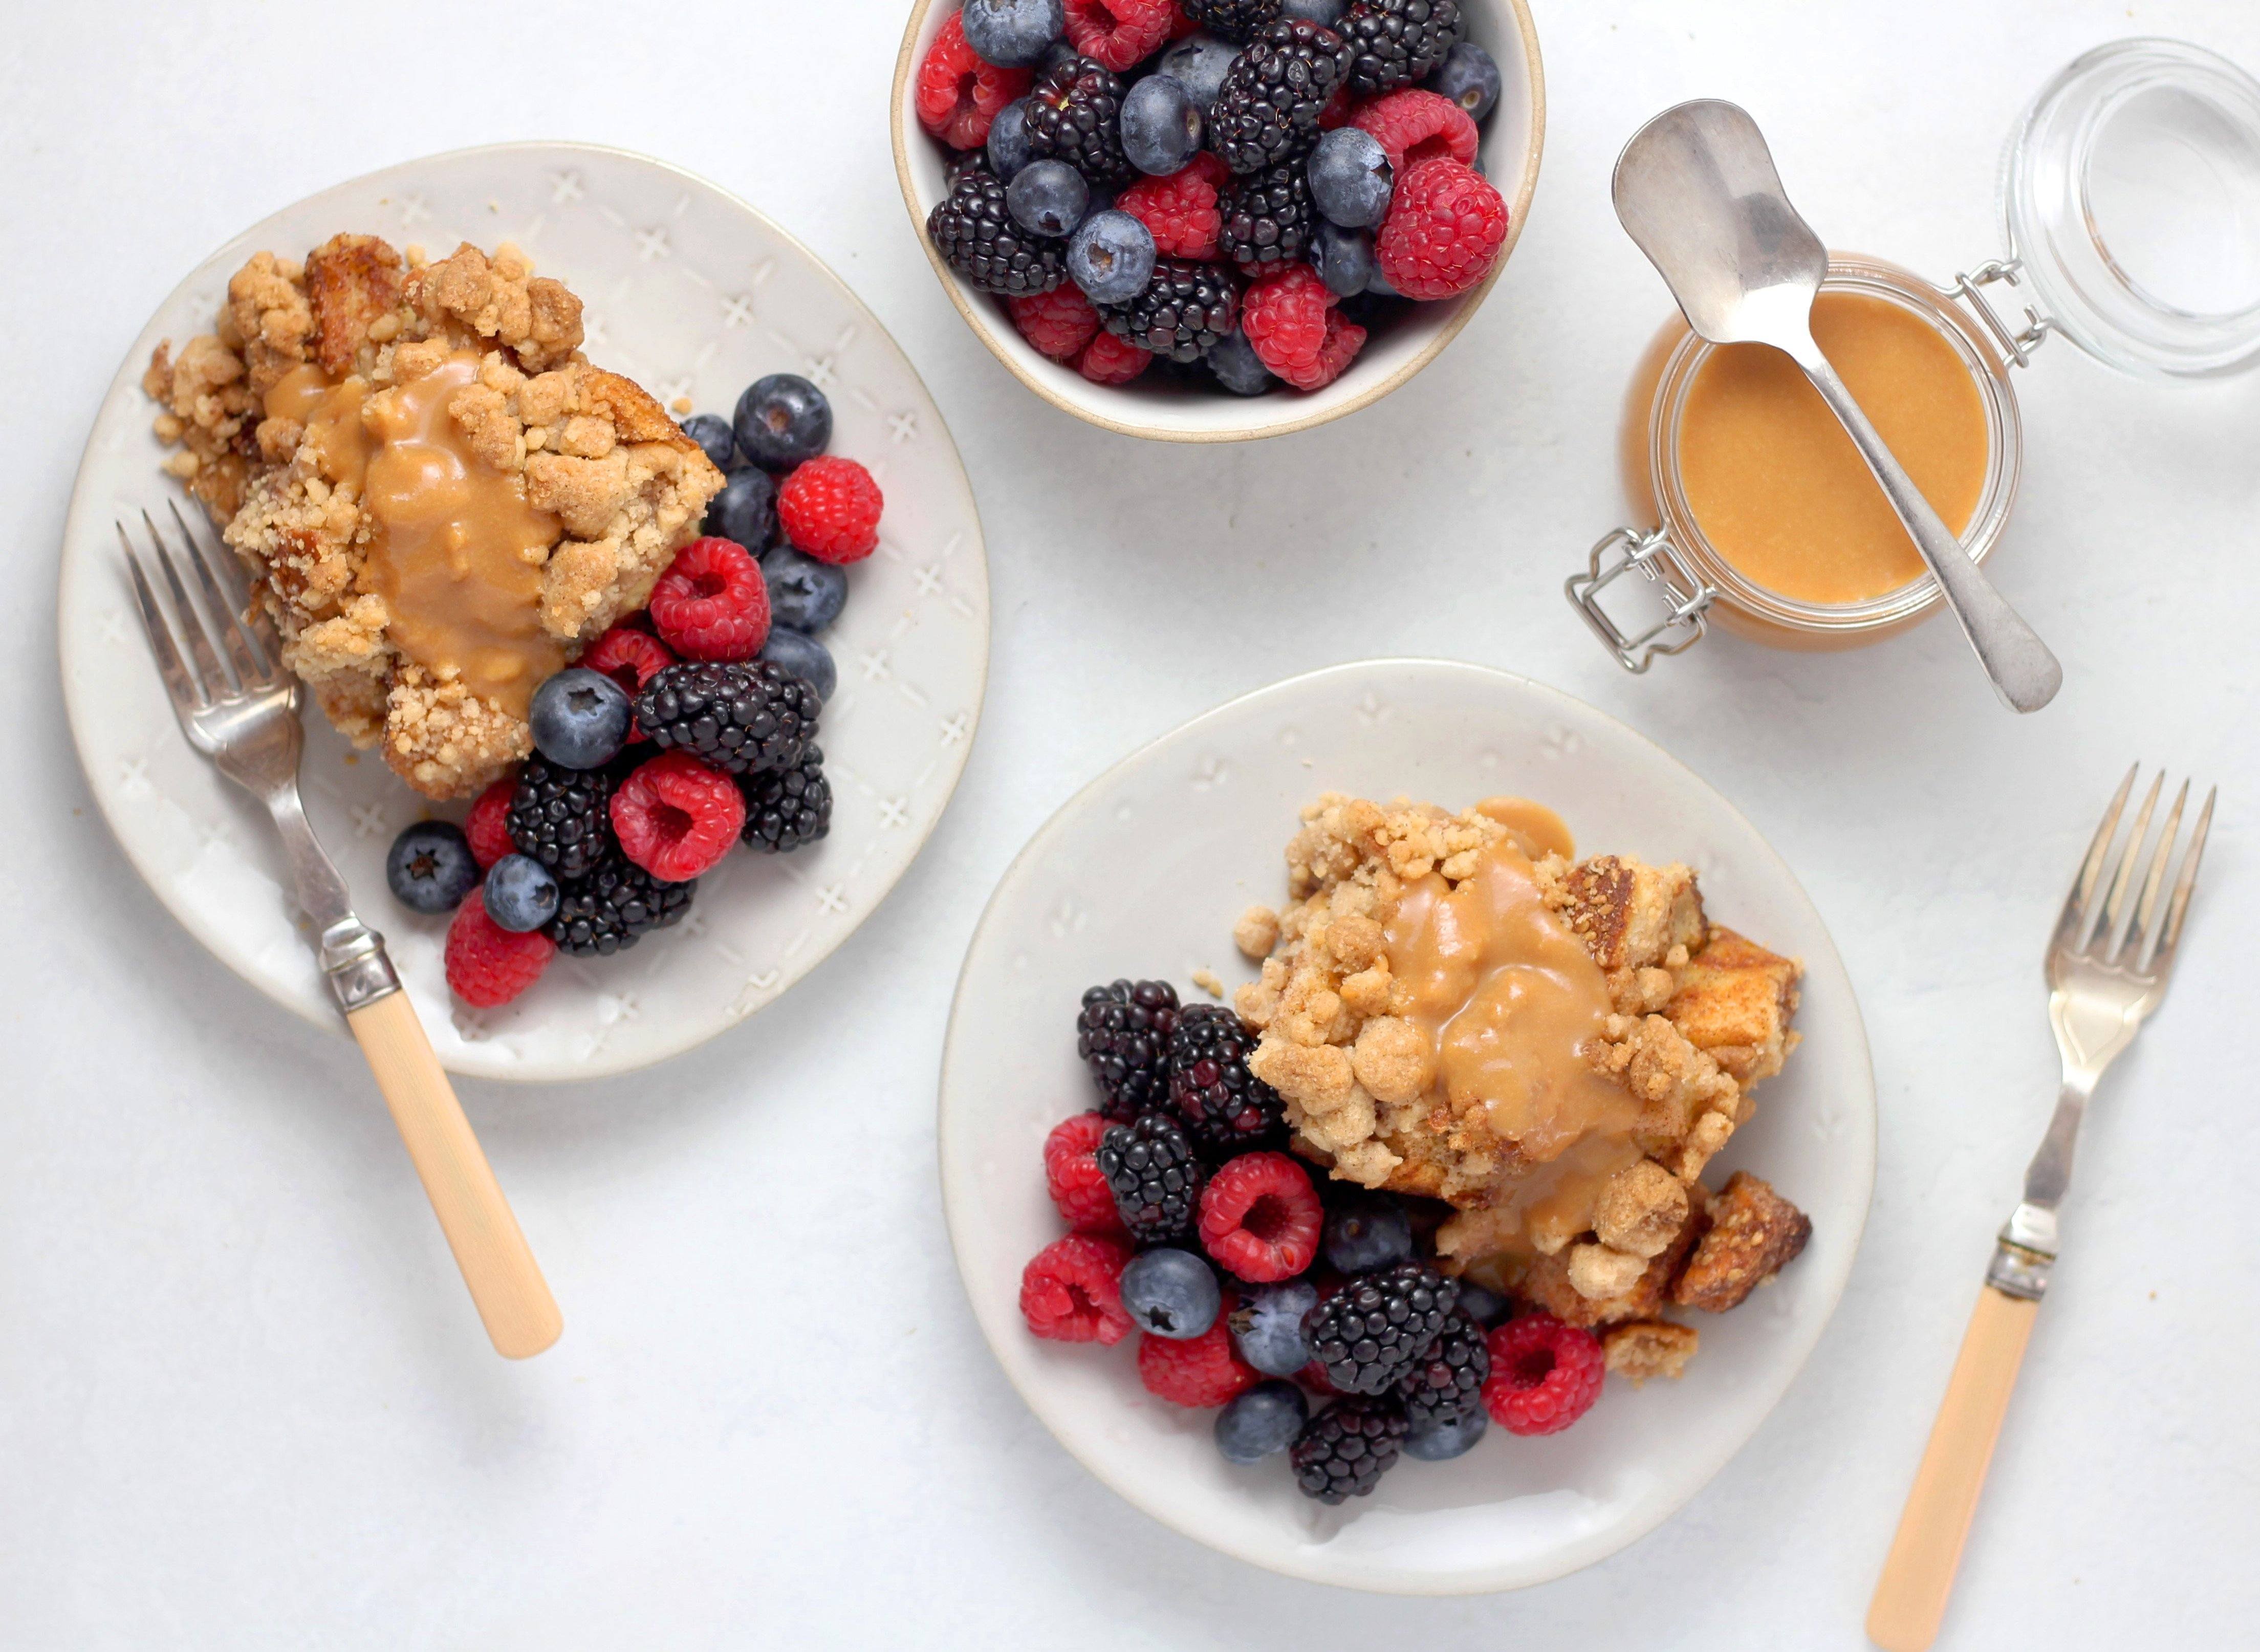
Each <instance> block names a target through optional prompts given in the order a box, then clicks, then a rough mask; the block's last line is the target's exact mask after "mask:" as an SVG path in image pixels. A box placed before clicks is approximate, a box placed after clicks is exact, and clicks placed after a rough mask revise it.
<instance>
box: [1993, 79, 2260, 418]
mask: <svg viewBox="0 0 2260 1652" xmlns="http://www.w3.org/2000/svg"><path fill="white" fill-rule="evenodd" d="M2001 182H2002V188H2001V212H2002V218H2003V219H2004V222H2005V225H2006V229H2007V232H2008V238H2009V250H2010V253H2011V255H2012V256H2013V257H2014V258H2016V259H2017V260H2019V261H2020V262H2021V264H2022V266H2023V271H2022V273H2023V274H2024V275H2026V276H2027V277H2028V279H2029V280H2030V281H2031V282H2032V284H2033V288H2034V290H2035V296H2036V297H2038V299H2039V300H2040V307H2041V310H2042V313H2043V314H2044V315H2045V316H2046V318H2047V319H2048V321H2049V323H2050V325H2052V326H2053V327H2054V328H2055V329H2056V331H2059V332H2061V333H2063V334H2064V336H2065V337H2067V338H2069V339H2070V340H2072V342H2073V343H2075V344H2077V345H2078V346H2079V347H2080V348H2082V349H2083V350H2085V351H2086V352H2087V353H2088V354H2090V355H2092V356H2094V357H2096V358H2097V359H2098V360H2099V361H2105V362H2107V363H2109V364H2110V365H2111V366H2113V367H2116V368H2121V369H2122V370H2124V371H2126V372H2129V373H2135V374H2141V375H2145V376H2155V377H2165V378H2207V377H2214V376H2217V375H2223V374H2228V373H2235V372H2239V371H2241V370H2242V369H2244V368H2249V367H2251V366H2254V365H2255V364H2256V363H2260V82H2256V81H2255V80H2254V79H2253V78H2252V76H2251V75H2248V74H2246V73H2245V72H2244V71H2243V70H2242V69H2241V68H2237V67H2236V66H2235V64H2234V63H2231V62H2229V61H2228V60H2227V59H2225V58H2221V57H2217V56H2215V55H2214V54H2213V53H2211V52H2207V51H2204V50H2202V49H2200V48H2199V47H2197V46H2190V45H2186V44H2185V43H2183V42H2181V41H2178V40H2160V39H2135V40H2118V41H2114V42H2113V43H2112V44H2111V45H2109V46H2099V47H2097V48H2096V49H2095V50H2094V51H2092V52H2090V53H2088V54H2086V55H2085V56H2084V57H2081V58H2078V59H2077V60H2076V61H2073V62H2071V63H2070V64H2069V65H2067V66H2066V67H2065V68H2064V69H2063V72H2062V73H2060V74H2059V75H2056V78H2055V79H2054V80H2052V81H2050V82H2049V83H2048V84H2047V85H2046V86H2045V87H2043V88H2042V89H2041V92H2040V95H2039V96H2038V97H2035V99H2034V100H2033V102H2032V104H2031V106H2030V107H2029V108H2028V109H2027V111H2025V117H2024V119H2023V121H2022V122H2021V123H2020V125H2019V126H2018V128H2017V131H2016V134H2015V136H2014V138H2013V139H2012V141H2011V143H2010V146H2009V153H2008V158H2007V161H2006V164H2005V166H2004V168H2003V173H2002V180H2001Z"/></svg>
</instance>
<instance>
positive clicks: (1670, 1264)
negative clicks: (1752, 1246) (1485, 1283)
mask: <svg viewBox="0 0 2260 1652" xmlns="http://www.w3.org/2000/svg"><path fill="white" fill-rule="evenodd" d="M1703 1205H1704V1201H1703V1200H1701V1199H1699V1198H1698V1199H1691V1201H1690V1202H1689V1209H1688V1212H1687V1220H1686V1222H1685V1223H1684V1225H1683V1226H1681V1228H1680V1230H1679V1232H1678V1233H1677V1234H1676V1235H1675V1236H1674V1237H1673V1239H1672V1241H1671V1242H1670V1244H1668V1245H1666V1246H1665V1247H1664V1248H1663V1249H1662V1250H1660V1251H1658V1252H1656V1255H1655V1256H1654V1257H1653V1258H1651V1259H1650V1260H1649V1264H1648V1267H1647V1269H1646V1270H1645V1271H1644V1272H1642V1273H1641V1276H1640V1278H1639V1280H1638V1282H1637V1283H1636V1284H1634V1286H1633V1288H1632V1289H1631V1290H1629V1291H1626V1292H1625V1293H1624V1294H1623V1295H1622V1296H1620V1297H1611V1298H1606V1299H1605V1300H1601V1301H1596V1300H1594V1299H1593V1298H1591V1297H1588V1296H1586V1295H1584V1293H1583V1292H1582V1291H1579V1290H1578V1289H1577V1285H1576V1284H1574V1283H1573V1282H1572V1281H1571V1279H1570V1254H1571V1252H1573V1251H1574V1250H1575V1249H1576V1247H1575V1246H1572V1247H1571V1248H1570V1251H1564V1252H1563V1253H1562V1254H1560V1255H1553V1256H1540V1257H1538V1258H1536V1259H1535V1260H1534V1261H1533V1262H1531V1264H1530V1266H1529V1268H1528V1269H1527V1271H1526V1272H1525V1273H1524V1274H1523V1277H1522V1280H1521V1283H1520V1284H1519V1285H1518V1286H1517V1287H1516V1294H1518V1295H1519V1296H1520V1297H1521V1298H1523V1299H1524V1300H1525V1301H1527V1302H1531V1303H1534V1304H1535V1305H1538V1306H1539V1307H1541V1308H1543V1309H1545V1310H1546V1312H1548V1313H1550V1314H1552V1315H1553V1316H1554V1317H1555V1318H1556V1319H1560V1320H1562V1321H1563V1323H1564V1324H1568V1325H1577V1326H1584V1327H1586V1328H1587V1329H1588V1330H1590V1329H1591V1328H1592V1327H1595V1326H1600V1325H1620V1324H1622V1323H1623V1322H1624V1321H1626V1320H1627V1319H1654V1318H1656V1315H1657V1314H1659V1313H1661V1312H1663V1305H1664V1300H1665V1298H1666V1296H1667V1295H1668V1294H1669V1292H1670V1288H1671V1282H1672V1280H1673V1278H1674V1277H1676V1276H1677V1274H1678V1272H1679V1269H1680V1266H1681V1264H1682V1263H1684V1262H1685V1261H1686V1260H1687V1256H1688V1254H1689V1252H1691V1250H1693V1249H1694V1248H1696V1245H1697V1241H1699V1240H1700V1239H1701V1238H1702V1236H1703V1232H1704V1230H1705V1229H1706V1227H1707V1226H1710V1221H1709V1218H1708V1217H1706V1215H1705V1214H1704V1210H1703Z"/></svg>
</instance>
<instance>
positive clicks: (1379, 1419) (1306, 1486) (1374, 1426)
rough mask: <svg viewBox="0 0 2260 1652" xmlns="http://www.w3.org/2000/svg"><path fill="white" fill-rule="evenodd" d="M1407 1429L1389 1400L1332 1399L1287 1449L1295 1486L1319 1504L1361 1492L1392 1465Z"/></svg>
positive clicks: (1402, 1411)
mask: <svg viewBox="0 0 2260 1652" xmlns="http://www.w3.org/2000/svg"><path fill="white" fill-rule="evenodd" d="M1408 1430H1409V1426H1408V1425H1407V1423H1406V1422H1405V1408H1404V1407H1403V1406H1402V1405H1398V1403H1397V1401H1396V1400H1395V1399H1394V1398H1391V1397H1388V1396H1385V1395H1384V1396H1382V1397H1380V1398H1370V1399H1369V1398H1353V1399H1338V1400H1336V1401H1335V1402H1334V1404H1333V1405H1329V1406H1327V1408H1326V1410H1324V1411H1322V1412H1320V1413H1319V1414H1318V1415H1317V1416H1315V1417H1313V1418H1312V1419H1311V1420H1310V1421H1308V1422H1306V1423H1305V1424H1304V1425H1303V1432H1302V1433H1300V1434H1297V1435H1296V1436H1295V1443H1294V1444H1293V1445H1291V1446H1290V1447H1288V1448H1287V1462H1288V1463H1289V1464H1290V1466H1291V1467H1292V1468H1293V1469H1294V1470H1295V1488H1296V1490H1298V1491H1300V1492H1301V1493H1302V1494H1303V1495H1304V1496H1305V1497H1314V1498H1318V1500H1319V1501H1320V1502H1321V1503H1342V1502H1347V1501H1348V1499H1349V1498H1354V1497H1363V1496H1365V1495H1366V1493H1368V1492H1369V1491H1372V1490H1373V1488H1374V1487H1375V1486H1377V1485H1379V1484H1381V1477H1382V1476H1383V1475H1384V1474H1386V1473H1388V1472H1389V1470H1391V1469H1393V1468H1395V1467H1396V1466H1397V1458H1398V1454H1399V1453H1400V1452H1402V1451H1403V1450H1404V1449H1405V1434H1406V1433H1407V1432H1408Z"/></svg>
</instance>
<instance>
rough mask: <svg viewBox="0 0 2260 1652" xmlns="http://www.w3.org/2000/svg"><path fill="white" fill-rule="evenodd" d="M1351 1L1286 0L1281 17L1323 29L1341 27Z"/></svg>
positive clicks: (1280, 12) (1280, 10)
mask: <svg viewBox="0 0 2260 1652" xmlns="http://www.w3.org/2000/svg"><path fill="white" fill-rule="evenodd" d="M1348 10H1349V0H1284V4H1282V5H1281V6H1280V8H1279V15H1280V16H1281V17H1282V18H1286V19H1287V20H1289V21H1290V22H1294V23H1315V24H1317V25H1319V26H1320V28H1322V29H1338V28H1340V27H1341V20H1342V13H1343V12H1345V11H1348Z"/></svg>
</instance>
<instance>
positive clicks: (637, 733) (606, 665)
mask: <svg viewBox="0 0 2260 1652" xmlns="http://www.w3.org/2000/svg"><path fill="white" fill-rule="evenodd" d="M764 595H766V590H765V591H764ZM648 617H649V616H646V618H648ZM576 663H578V664H581V665H584V666H587V667H588V668H589V669H590V670H591V671H601V672H603V673H604V675H605V676H608V677H610V678H611V680H612V681H613V682H615V683H619V685H620V686H621V687H622V688H624V689H626V690H627V691H628V698H630V699H631V700H633V698H635V697H636V696H637V695H639V694H640V693H642V692H643V685H644V684H645V683H648V682H650V681H651V680H652V678H654V677H655V676H658V675H659V674H660V673H661V672H662V671H664V670H666V669H667V668H668V667H669V666H671V665H673V664H674V663H675V655H674V654H673V653H672V652H671V651H669V648H668V646H667V645H666V644H665V643H663V642H662V641H661V640H659V639H658V638H657V637H654V636H653V635H652V634H651V633H649V632H648V631H638V630H636V629H635V628H634V627H633V626H613V627H612V628H611V630H610V631H607V632H606V633H604V635H603V636H601V637H599V638H597V640H595V641H594V642H592V643H590V645H589V646H588V647H587V648H586V649H585V650H583V653H582V654H581V658H580V659H579V661H578V662H576ZM650 738H651V736H649V735H648V734H647V733H644V732H643V730H641V729H640V728H638V727H636V726H635V725H634V724H633V723H630V724H629V726H628V742H627V743H628V744H629V745H631V746H633V745H634V744H635V743H636V742H637V741H638V740H648V739H650Z"/></svg>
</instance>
